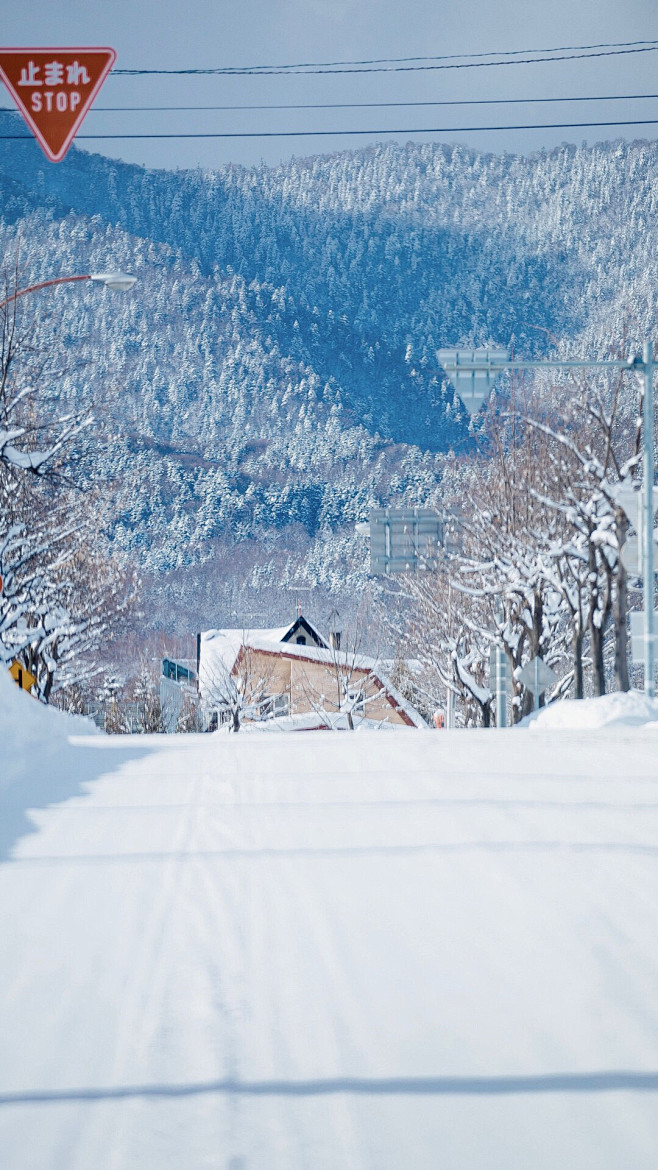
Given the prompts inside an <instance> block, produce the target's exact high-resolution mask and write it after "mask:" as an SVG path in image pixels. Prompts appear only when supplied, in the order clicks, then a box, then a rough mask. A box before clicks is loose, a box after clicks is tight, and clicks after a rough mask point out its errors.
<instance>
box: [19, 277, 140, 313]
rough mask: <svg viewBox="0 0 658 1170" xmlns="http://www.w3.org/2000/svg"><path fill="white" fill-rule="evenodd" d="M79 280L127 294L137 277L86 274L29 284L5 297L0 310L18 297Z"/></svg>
mask: <svg viewBox="0 0 658 1170" xmlns="http://www.w3.org/2000/svg"><path fill="white" fill-rule="evenodd" d="M79 280H94V281H96V283H97V284H104V285H105V287H106V288H112V289H117V290H118V291H120V292H127V290H128V289H129V288H132V286H133V285H134V283H135V281H136V280H137V277H136V276H131V275H130V274H129V273H128V272H86V273H83V274H82V275H80V276H56V277H55V278H54V280H42V281H40V282H39V284H30V285H28V287H27V288H19V289H18V291H17V292H15V293H12V294H11V296H10V297H5V299H4V301H0V309H4V307H5V305H9V304H11V302H12V301H17V300H18V298H19V297H24V296H25V294H26V293H31V292H38V291H39V289H42V288H52V286H53V285H55V284H73V283H75V282H76V281H79Z"/></svg>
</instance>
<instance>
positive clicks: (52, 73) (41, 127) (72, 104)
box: [0, 49, 116, 162]
mask: <svg viewBox="0 0 658 1170" xmlns="http://www.w3.org/2000/svg"><path fill="white" fill-rule="evenodd" d="M115 61H116V53H115V51H114V49H0V77H2V80H3V81H4V83H5V85H6V86H7V89H8V90H9V92H10V94H11V96H12V97H13V99H14V101H15V102H16V105H17V106H18V108H19V110H20V112H21V114H22V115H23V117H24V119H25V121H26V122H27V124H28V126H29V127H30V130H31V131H32V133H33V134H34V136H35V138H36V139H37V142H38V143H39V145H40V146H41V148H42V149H43V151H44V152H45V154H47V156H48V158H49V159H50V161H51V162H61V160H62V159H63V158H64V155H65V154H66V152H67V150H68V148H69V146H70V145H71V143H72V142H73V139H74V137H75V135H76V133H77V131H78V129H79V127H80V124H81V122H82V120H83V118H84V116H85V114H86V113H87V111H88V110H89V108H90V106H91V104H92V102H93V100H94V98H95V97H96V94H97V93H98V91H99V89H100V87H101V85H102V84H103V82H104V81H105V78H106V77H107V75H108V73H109V72H110V69H111V68H112V66H113V65H114V62H115Z"/></svg>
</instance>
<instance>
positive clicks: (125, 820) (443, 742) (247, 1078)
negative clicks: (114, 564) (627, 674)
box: [0, 687, 658, 1170]
mask: <svg viewBox="0 0 658 1170" xmlns="http://www.w3.org/2000/svg"><path fill="white" fill-rule="evenodd" d="M20 700H21V704H22V707H21V708H19V707H17V705H16V704H15V703H14V706H13V708H12V710H11V711H9V715H7V704H8V703H9V702H11V697H10V696H9V692H8V691H7V688H6V687H0V719H1V720H2V722H0V728H1V729H2V732H3V736H4V734H6V733H7V730H8V729H9V732H10V733H11V734H13V736H14V738H13V739H12V740H11V743H12V745H13V747H12V751H13V752H15V753H18V754H21V753H22V755H23V757H24V759H23V763H24V765H25V767H24V769H23V771H22V773H21V778H19V779H17V778H16V777H17V776H18V773H15V774H14V776H15V778H14V782H13V783H9V784H7V785H5V786H3V787H0V937H1V938H2V952H1V956H2V957H1V958H0V1003H1V1004H2V1008H1V1009H0V1010H1V1012H2V1019H1V1023H0V1166H2V1167H7V1168H8V1170H37V1168H38V1170H90V1168H92V1167H93V1170H181V1168H184V1170H207V1168H213V1170H362V1168H363V1170H402V1168H404V1170H437V1168H441V1170H443V1168H444V1167H445V1168H446V1170H556V1167H574V1168H575V1167H577V1168H578V1170H581V1168H582V1170H590V1168H591V1170H594V1168H596V1170H628V1168H629V1167H632V1168H633V1170H654V1167H655V1165H656V1149H657V1148H658V997H657V996H656V987H657V986H658V898H657V897H656V875H657V867H658V766H657V759H658V728H656V727H652V726H651V725H645V726H643V727H632V726H628V725H624V724H623V723H622V724H619V723H617V724H615V725H614V728H612V729H611V730H607V729H606V728H603V729H599V730H597V731H587V730H577V731H569V730H561V731H559V732H556V731H555V730H554V729H552V728H548V729H547V728H543V727H542V725H541V721H540V720H538V721H537V722H536V723H535V725H534V727H533V733H532V735H528V734H526V733H523V732H519V731H516V730H508V731H489V732H485V731H454V732H449V731H441V732H434V731H419V730H415V729H409V730H403V731H400V732H398V733H397V734H396V735H394V736H388V735H384V736H383V735H381V733H379V732H376V731H372V732H369V731H364V732H362V733H361V734H358V735H354V734H350V733H348V732H345V733H336V734H334V733H330V732H319V733H308V734H299V733H290V734H286V733H281V734H279V735H272V736H267V735H263V736H259V735H243V734H239V735H235V736H225V737H223V736H217V735H206V736H170V737H165V736H161V737H157V736H152V737H140V736H134V737H128V736H126V737H119V736H117V737H105V736H102V735H97V736H80V735H78V736H73V737H71V736H69V737H68V738H67V736H66V733H65V731H64V732H63V731H62V728H63V727H64V728H65V729H66V730H68V728H69V727H70V725H67V724H66V722H65V721H63V720H62V719H61V718H55V717H54V716H53V713H52V712H47V711H43V709H41V708H39V707H38V706H37V705H36V704H35V703H33V706H32V708H29V709H28V707H27V706H26V704H27V703H28V702H30V703H32V702H33V701H32V700H28V699H27V698H26V697H25V696H20ZM580 706H581V707H582V704H581V705H580ZM17 712H18V713H17ZM546 715H548V712H546ZM23 718H24V722H23ZM4 742H5V741H4V740H3V745H4ZM28 744H29V746H28ZM3 754H4V753H3ZM3 766H4V765H3Z"/></svg>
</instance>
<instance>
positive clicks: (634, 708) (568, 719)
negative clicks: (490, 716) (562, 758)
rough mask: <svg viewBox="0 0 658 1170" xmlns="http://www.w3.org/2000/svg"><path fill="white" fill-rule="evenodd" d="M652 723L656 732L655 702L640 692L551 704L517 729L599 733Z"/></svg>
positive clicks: (657, 721) (656, 714)
mask: <svg viewBox="0 0 658 1170" xmlns="http://www.w3.org/2000/svg"><path fill="white" fill-rule="evenodd" d="M647 723H655V724H656V729H657V730H658V702H656V701H655V700H651V699H649V698H647V696H646V695H645V694H644V692H643V691H628V692H626V693H624V692H622V691H616V692H615V693H614V694H612V695H603V696H602V697H601V698H600V699H580V700H575V699H566V700H564V701H563V702H558V703H552V704H551V706H550V707H544V708H542V710H541V711H537V712H535V713H534V714H532V715H528V717H527V718H526V719H524V720H523V721H522V722H521V723H520V724H519V726H520V727H526V728H527V729H528V730H529V731H598V730H599V729H600V728H602V727H611V726H615V725H622V726H625V727H640V726H643V725H645V724H647Z"/></svg>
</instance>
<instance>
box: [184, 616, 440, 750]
mask: <svg viewBox="0 0 658 1170" xmlns="http://www.w3.org/2000/svg"><path fill="white" fill-rule="evenodd" d="M329 641H330V644H327V642H326V641H325V639H324V638H323V637H322V635H321V634H320V633H319V632H318V630H317V629H316V628H315V627H314V626H313V625H312V624H311V622H309V621H308V619H307V618H305V617H302V616H300V617H298V618H297V619H296V621H295V622H293V623H292V625H290V626H282V627H279V628H277V629H261V630H237V629H221V630H206V631H204V632H203V633H201V634H199V635H198V639H197V651H198V654H197V672H198V681H199V696H200V700H201V706H202V709H203V711H204V717H205V719H206V723H207V726H209V727H211V728H214V727H216V726H218V725H220V724H222V723H225V722H228V721H230V720H231V719H232V718H236V714H235V713H236V712H239V720H240V722H244V723H245V724H249V723H251V724H253V723H265V722H267V721H272V720H276V721H277V725H278V726H283V727H289V728H290V729H291V730H320V729H327V728H343V727H349V726H354V727H356V726H358V725H360V724H365V725H377V724H383V723H385V724H387V725H390V726H406V727H427V724H426V722H425V720H424V719H423V717H422V716H421V715H420V714H419V712H418V711H416V710H415V709H414V708H413V707H412V706H411V704H410V703H409V702H408V701H407V700H406V699H405V698H404V697H403V696H402V695H401V694H400V692H399V691H397V690H396V688H395V687H394V686H393V685H392V684H391V683H390V681H389V680H388V679H387V678H386V677H385V675H384V674H383V673H382V671H381V669H380V665H379V664H378V663H377V661H376V660H375V659H372V658H369V657H367V656H366V655H363V654H359V653H349V652H348V651H347V650H346V649H345V648H344V647H343V649H341V648H340V635H339V634H338V633H337V632H334V633H332V635H330V639H329Z"/></svg>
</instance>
